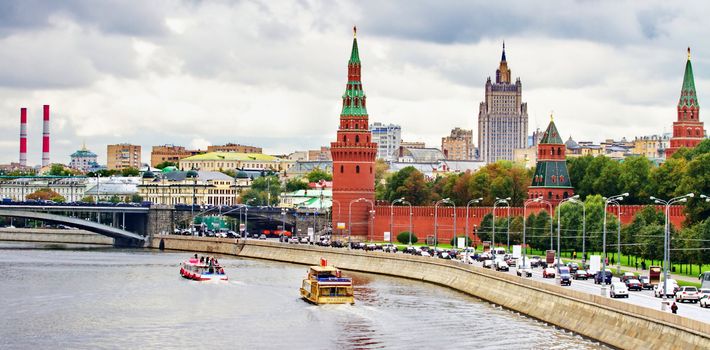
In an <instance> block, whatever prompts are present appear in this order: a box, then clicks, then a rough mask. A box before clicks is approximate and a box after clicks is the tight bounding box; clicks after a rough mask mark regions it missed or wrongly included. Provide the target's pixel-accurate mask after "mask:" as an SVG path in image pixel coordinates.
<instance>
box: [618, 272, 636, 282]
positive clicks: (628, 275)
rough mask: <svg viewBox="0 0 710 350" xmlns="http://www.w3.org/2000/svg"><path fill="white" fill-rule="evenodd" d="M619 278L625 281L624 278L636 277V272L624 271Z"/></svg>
mask: <svg viewBox="0 0 710 350" xmlns="http://www.w3.org/2000/svg"><path fill="white" fill-rule="evenodd" d="M619 279H620V280H621V282H626V280H630V279H638V277H636V274H634V273H633V272H624V274H623V275H621V278H619Z"/></svg>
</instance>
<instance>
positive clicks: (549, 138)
mask: <svg viewBox="0 0 710 350" xmlns="http://www.w3.org/2000/svg"><path fill="white" fill-rule="evenodd" d="M566 153H567V147H566V146H565V143H564V142H562V138H561V137H560V133H559V132H558V131H557V127H556V126H555V122H554V121H553V120H552V117H550V125H548V126H547V130H545V133H544V134H543V136H542V140H540V143H539V144H538V145H537V166H536V167H535V175H533V180H532V185H530V186H529V187H528V198H530V199H533V198H539V197H542V198H543V199H545V200H547V201H549V202H550V203H552V204H553V205H556V204H557V203H559V202H560V201H561V200H563V199H565V198H567V197H570V196H572V195H574V188H573V187H572V181H571V179H570V178H569V173H568V172H567V160H566Z"/></svg>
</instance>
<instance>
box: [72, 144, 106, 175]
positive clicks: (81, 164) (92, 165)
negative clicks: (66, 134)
mask: <svg viewBox="0 0 710 350" xmlns="http://www.w3.org/2000/svg"><path fill="white" fill-rule="evenodd" d="M70 157H71V161H70V162H69V167H70V168H73V169H77V170H81V171H83V172H87V171H90V169H96V168H97V167H98V166H99V164H98V163H97V162H96V159H97V156H96V153H94V152H91V151H89V150H88V149H86V145H84V146H83V147H82V148H81V149H80V150H78V151H76V152H74V153H72V154H71V156H70Z"/></svg>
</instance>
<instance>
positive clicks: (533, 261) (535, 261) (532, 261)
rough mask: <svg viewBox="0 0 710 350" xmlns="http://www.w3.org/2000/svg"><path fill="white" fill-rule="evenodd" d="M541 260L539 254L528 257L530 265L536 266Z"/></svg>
mask: <svg viewBox="0 0 710 350" xmlns="http://www.w3.org/2000/svg"><path fill="white" fill-rule="evenodd" d="M541 262H542V260H540V257H539V256H533V257H532V258H530V267H538V266H540V263H541Z"/></svg>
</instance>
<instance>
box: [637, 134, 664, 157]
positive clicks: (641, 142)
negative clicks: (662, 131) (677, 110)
mask: <svg viewBox="0 0 710 350" xmlns="http://www.w3.org/2000/svg"><path fill="white" fill-rule="evenodd" d="M669 144H670V136H668V135H665V136H661V135H650V136H640V137H636V138H634V148H633V150H632V152H633V154H638V155H641V156H646V158H649V159H657V158H663V157H664V156H665V150H666V148H668V146H669Z"/></svg>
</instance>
